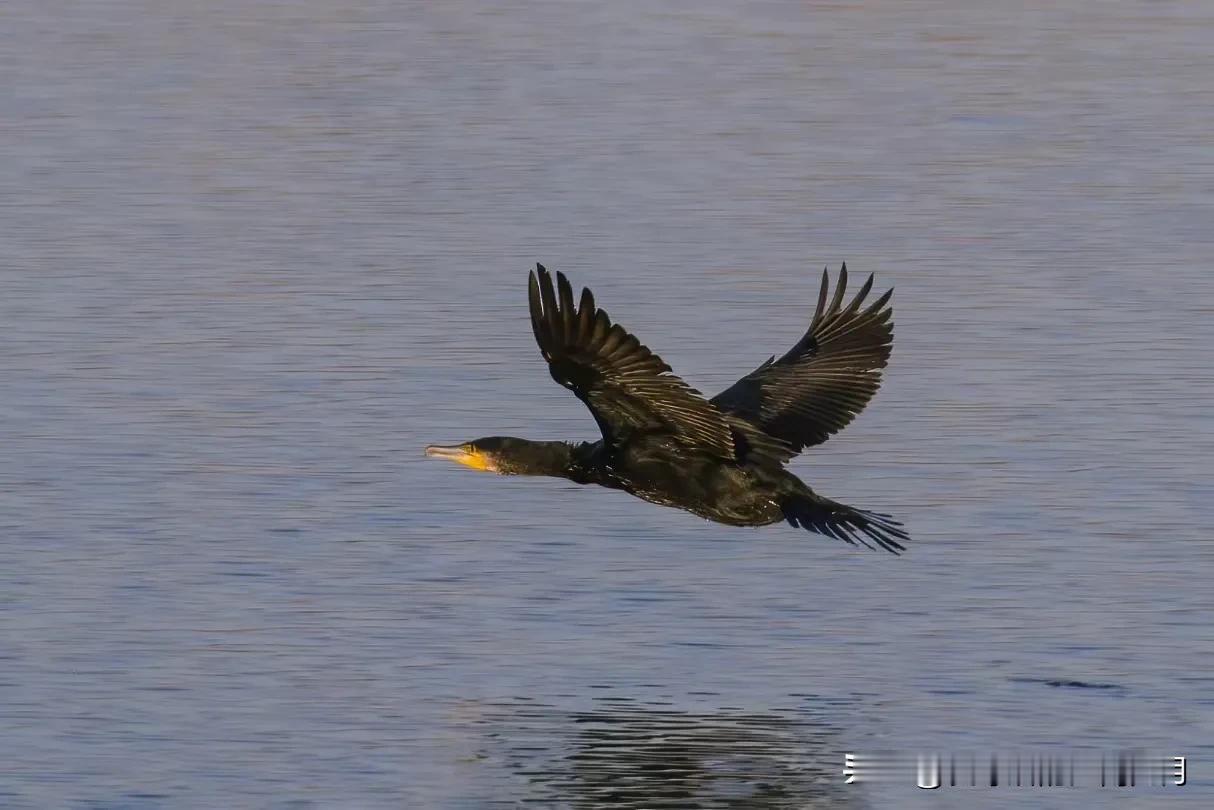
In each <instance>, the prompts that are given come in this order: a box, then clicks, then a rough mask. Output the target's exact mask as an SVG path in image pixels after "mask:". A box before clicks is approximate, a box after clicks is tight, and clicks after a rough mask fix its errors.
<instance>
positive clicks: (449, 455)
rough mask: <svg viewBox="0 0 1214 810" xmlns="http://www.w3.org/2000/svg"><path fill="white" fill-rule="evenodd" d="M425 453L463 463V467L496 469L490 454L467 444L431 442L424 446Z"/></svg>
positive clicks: (486, 469)
mask: <svg viewBox="0 0 1214 810" xmlns="http://www.w3.org/2000/svg"><path fill="white" fill-rule="evenodd" d="M426 455H427V456H429V457H431V458H445V459H450V460H451V461H454V462H456V463H457V464H463V465H464V466H465V467H471V468H472V469H474V470H483V471H485V472H494V471H495V470H496V469H497V465H496V464H494V463H493V457H492V456H490V455H488V454H487V453H482V452H481V451H479V450H476V449H474V448H473V447H471V446H470V445H467V444H461V445H459V446H457V447H441V446H439V445H437V444H432V445H430V446H429V447H427V448H426Z"/></svg>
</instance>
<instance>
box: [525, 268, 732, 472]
mask: <svg viewBox="0 0 1214 810" xmlns="http://www.w3.org/2000/svg"><path fill="white" fill-rule="evenodd" d="M528 295H529V298H530V304H531V326H532V328H533V329H534V330H535V340H536V342H537V343H538V344H539V346H540V353H541V354H543V355H544V359H545V360H547V361H548V370H549V371H550V372H551V373H552V378H553V379H554V380H556V381H557V382H559V383H560V384H561V385H563V386H565V387H566V388H568V389H569V390H570V391H572V392H573V393H574V394H576V395H577V397H578V399H580V400H582V402H585V403H586V406H587V407H588V408H590V412H591V413H592V414H594V419H595V421H596V422H598V424H599V429H600V430H602V432H603V439H604V440H605V441H606V443H607V444H608V445H612V444H618V443H620V442H622V441H624V440H625V439H627V438H628V437H629V436H630V435H635V434H637V433H641V432H661V433H664V434H668V435H669V436H670V437H671V438H672V439H673V440H675V441H678V442H680V443H682V444H686V445H688V446H692V447H695V448H697V449H700V450H705V451H707V452H710V453H713V454H714V455H717V456H720V457H721V458H724V459H732V458H733V457H734V444H733V436H732V433H731V432H730V428H729V425H728V423H727V422H726V420H725V417H724V416H723V415H722V414H721V412H720V411H718V410H717V408H716V407H715V406H713V405H712V404H710V403H709V402H708V400H706V399H704V398H703V396H702V395H701V394H700V392H699V391H696V390H695V389H694V388H691V387H690V386H689V385H687V383H685V382H683V381H682V380H681V379H679V378H678V377H676V376H675V375H674V374H672V373H670V366H668V365H666V363H664V362H663V361H662V358H660V357H658V356H657V355H656V354H654V353H653V352H651V351H650V350H649V349H648V348H646V347H645V346H644V345H643V344H642V343H641V342H640V341H639V340H637V339H636V338H635V337H634V336H632V335H630V334H629V333H628V332H627V331H626V330H625V329H624V328H623V327H621V326H619V325H618V324H613V323H612V322H611V320H610V319H609V318H608V317H607V313H606V311H604V310H602V309H599V308H597V307H596V306H595V305H594V296H593V295H592V294H591V292H590V290H589V289H583V290H582V296H581V300H580V302H579V303H578V304H577V305H576V306H575V305H574V303H573V289H572V288H571V287H570V286H569V281H568V279H566V278H565V276H564V274H563V273H557V274H556V289H555V290H554V289H553V286H552V276H551V275H549V273H548V271H547V270H545V269H544V267H543V265H536V272H534V273H532V274H531V278H530V280H529V285H528Z"/></svg>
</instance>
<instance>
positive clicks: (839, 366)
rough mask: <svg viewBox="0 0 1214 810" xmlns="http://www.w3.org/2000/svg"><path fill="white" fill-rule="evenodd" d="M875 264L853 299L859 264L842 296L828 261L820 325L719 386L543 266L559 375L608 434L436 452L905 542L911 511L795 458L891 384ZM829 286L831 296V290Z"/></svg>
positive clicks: (717, 510) (537, 290) (693, 505)
mask: <svg viewBox="0 0 1214 810" xmlns="http://www.w3.org/2000/svg"><path fill="white" fill-rule="evenodd" d="M872 286H873V278H872V276H869V278H868V281H867V282H865V284H864V286H863V287H861V288H860V291H859V292H858V293H856V296H855V297H854V298H853V299H852V300H851V302H850V303H848V304H846V305H844V303H843V294H844V291H845V290H846V288H847V265H843V267H842V269H840V271H839V279H838V284H837V285H836V286H835V291H834V295H833V296H829V288H830V277H829V274H828V273H827V272H826V271H823V272H822V288H821V291H820V292H819V294H818V306H817V309H816V310H815V311H814V316H813V319H812V320H811V321H810V324H809V330H808V331H807V332H806V333H805V335H804V336H803V337H802V338H801V339H800V340H799V341H797V344H796V345H795V346H793V347H792V348H791V349H789V350H788V352H787V353H785V354H784V356H783V357H781V358H780V359H778V360H777V359H775V358H774V357H772V358H771V359H769V360H768V361H767V362H765V363H763V364H762V365H761V366H759V367H758V368H757V369H755V370H754V371H752V372H750V373H749V374H747V375H746V376H745V377H743V378H742V379H740V380H738V381H737V382H736V383H734V384H733V385H732V386H730V387H729V388H728V389H726V390H725V391H722V392H721V393H720V394H717V395H716V396H715V397H713V398H712V399H705V398H704V397H703V396H702V395H701V394H700V392H699V391H696V390H695V389H694V388H691V387H690V386H689V385H687V383H685V382H683V380H681V379H679V378H678V377H676V376H675V375H674V374H673V373H671V369H670V366H668V365H666V363H664V362H662V359H661V358H660V357H658V356H657V355H656V354H654V353H653V352H651V351H650V350H649V349H648V348H646V347H645V346H644V345H643V344H642V343H641V342H640V341H639V340H637V339H636V337H634V336H633V335H631V334H629V333H628V332H627V331H626V330H625V329H624V328H623V327H621V326H620V325H619V324H614V323H612V321H611V319H610V318H608V317H607V312H606V311H605V310H603V309H600V308H599V307H597V306H596V305H595V302H594V296H593V295H592V294H591V292H590V290H589V289H583V290H582V295H581V298H580V300H579V301H578V302H577V303H574V298H573V288H572V287H570V285H569V281H568V280H567V279H566V278H565V276H564V274H563V273H559V272H558V273H557V274H556V285H555V287H554V286H553V283H552V276H551V275H550V274H549V273H548V271H547V270H545V269H544V267H543V265H536V272H534V273H532V274H531V277H530V280H529V285H528V295H529V298H530V305H531V326H532V328H533V329H534V330H535V339H536V342H538V343H539V346H540V353H541V354H542V355H543V356H544V359H545V360H547V361H548V370H549V371H550V372H551V374H552V377H553V379H555V380H556V381H557V382H559V383H560V384H561V385H563V386H565V387H566V388H568V389H569V390H570V391H572V392H573V393H574V394H576V395H577V397H578V399H580V400H582V402H584V403H586V407H588V408H589V409H590V413H591V414H593V415H594V420H595V421H596V422H598V425H599V429H600V430H601V431H602V433H603V438H602V439H601V440H599V441H596V442H581V443H576V444H575V443H571V442H536V441H528V440H526V439H515V438H511V437H507V436H491V437H488V438H484V439H477V440H475V441H471V442H467V443H465V444H461V445H458V446H454V447H440V446H437V445H432V446H430V447H427V448H426V455H427V456H437V457H439V458H447V459H451V460H452V461H457V462H459V463H460V464H464V465H466V466H468V467H472V468H473V469H477V470H487V471H491V472H496V473H500V474H502V475H550V476H557V477H559V478H567V479H569V480H570V481H575V482H577V483H579V484H599V485H601V486H605V487H611V488H613V489H622V490H624V491H626V492H630V493H632V494H633V495H636V496H637V497H638V498H643V499H645V500H647V501H650V502H652V503H656V504H661V505H663V506H675V507H678V508H679V509H685V510H687V511H688V512H693V513H695V514H697V515H699V516H700V517H703V518H707V519H708V520H713V521H716V522H718V523H726V524H729V525H731V526H766V525H768V524H771V523H777V522H779V521H780V520H787V521H788V522H789V523H790V524H792V525H793V526H802V527H804V528H806V529H809V530H810V531H814V532H818V533H819V534H825V535H827V536H828V537H835V538H838V539H840V540H845V541H846V542H848V543H851V544H853V545H854V544H855V543H857V542H859V543H861V544H863V545H865V546H868V547H870V548H871V547H872V546H871V544H870V542H869V541H871V542H872V543H875V544H876V545H878V546H880V547H881V548H884V549H886V550H888V551H891V552H894V553H895V554H896V553H898V552H899V551H901V550H903V545H902V543H901V542H900V541H905V540H909V537H908V535H907V534H906V531H905V530H904V529H903V528H902V524H901V523H899V522H898V521H896V520H894V519H893V518H891V517H890V516H889V515H884V514H881V513H879V512H867V511H864V510H861V509H856V508H854V507H851V506H846V505H844V504H841V503H838V502H836V501H832V500H830V499H829V498H824V497H822V496H821V495H818V494H816V493H815V492H814V491H813V490H812V489H810V488H809V487H808V486H806V485H805V484H804V483H803V482H802V481H801V479H799V478H797V476H795V475H793V474H792V473H791V472H789V471H788V470H786V469H784V464H785V463H786V462H788V461H789V460H790V459H792V458H793V457H794V456H796V455H797V454H798V453H800V452H801V451H802V450H804V449H805V448H806V447H811V446H813V445H816V444H821V443H822V442H824V441H826V440H827V439H828V438H830V436H831V435H832V434H834V433H836V432H837V431H839V430H841V429H842V428H844V427H845V426H846V425H847V424H848V423H849V422H851V420H852V419H853V418H854V417H855V416H856V414H857V413H859V412H860V411H861V410H863V408H864V406H865V405H867V404H868V401H869V400H870V399H872V396H873V394H875V393H876V391H877V387H878V386H879V385H880V384H881V369H882V368H884V367H885V364H886V362H887V361H888V360H889V354H890V349H891V347H892V344H893V335H894V330H893V323H892V322H891V321H890V316H891V314H892V310H891V309H890V308H889V306H887V305H888V303H889V299H890V294H891V293H892V292H893V290H892V289H891V290H889V291H887V292H886V293H885V294H884V295H882V296H881V297H880V298H878V299H877V300H876V301H874V302H872V303H871V304H869V305H868V306H867V307H864V308H863V309H861V305H862V304H863V303H864V299H865V296H867V295H868V293H869V291H870V290H871V289H872ZM828 296H829V298H830V300H829V301H828V300H827V298H828Z"/></svg>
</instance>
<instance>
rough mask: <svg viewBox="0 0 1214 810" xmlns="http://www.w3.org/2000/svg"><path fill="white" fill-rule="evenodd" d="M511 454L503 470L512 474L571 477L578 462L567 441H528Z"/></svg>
mask: <svg viewBox="0 0 1214 810" xmlns="http://www.w3.org/2000/svg"><path fill="white" fill-rule="evenodd" d="M512 455H513V457H512V458H511V459H510V460H509V462H510V463H509V464H508V465H507V469H506V470H504V471H505V472H508V473H512V474H514V475H550V476H555V477H556V478H573V477H574V476H575V475H576V469H577V466H578V464H577V460H576V459H575V453H574V446H573V445H571V444H570V443H569V442H533V441H528V442H527V443H526V445H524V446H523V447H522V448H521V449H520V450H519V451H518V452H517V453H514V454H512Z"/></svg>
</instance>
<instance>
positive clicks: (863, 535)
mask: <svg viewBox="0 0 1214 810" xmlns="http://www.w3.org/2000/svg"><path fill="white" fill-rule="evenodd" d="M781 508H782V509H783V510H784V519H785V520H787V521H788V522H789V524H791V525H792V526H801V527H803V528H806V529H809V530H810V531H811V532H817V533H818V534H824V535H826V536H827V537H835V538H838V539H839V540H843V541H844V542H847V543H851V544H852V545H853V546H854V545H856V543H859V544H860V545H862V546H865V547H866V548H872V547H873V545H872V543H876V544H877V545H878V546H880V547H881V548H883V549H885V550H886V551H889V552H891V553H893V554H898V553H899V552H902V551H905V550H906V547H905V546H903V545H902V542H906V541H909V540H910V535H908V534H907V533H906V530H905V529H904V528H902V524H901V523H899V522H898V521H896V520H894V519H893V518H892V517H890V516H889V515H885V514H882V513H880V512H866V511H864V510H863V509H855V508H853V507H851V506H847V505H846V504H841V503H838V502H837V501H832V500H831V499H829V498H823V497H822V496H821V495H816V494H814V493H808V494H796V495H791V496H789V497H787V498H785V500H784V502H783V503H782V504H781ZM870 540H871V541H872V543H870V542H869V541H870ZM900 541H902V542H900Z"/></svg>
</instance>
